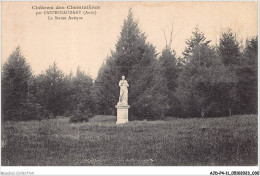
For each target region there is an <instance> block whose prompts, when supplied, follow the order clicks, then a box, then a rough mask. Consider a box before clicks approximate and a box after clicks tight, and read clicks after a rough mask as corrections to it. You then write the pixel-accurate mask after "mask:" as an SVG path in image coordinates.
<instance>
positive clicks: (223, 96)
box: [176, 29, 236, 117]
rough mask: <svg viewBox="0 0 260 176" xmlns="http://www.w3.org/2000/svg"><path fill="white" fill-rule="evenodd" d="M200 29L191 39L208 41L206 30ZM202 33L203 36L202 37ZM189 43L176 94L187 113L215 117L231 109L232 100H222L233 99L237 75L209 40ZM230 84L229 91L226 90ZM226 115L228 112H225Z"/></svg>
mask: <svg viewBox="0 0 260 176" xmlns="http://www.w3.org/2000/svg"><path fill="white" fill-rule="evenodd" d="M197 31H198V29H195V32H193V35H194V36H193V37H192V40H191V39H190V40H188V41H202V40H201V39H203V41H205V40H206V38H205V37H204V34H203V33H200V35H197V33H198V32H197ZM202 36H203V37H202ZM187 43H190V45H189V46H188V47H187V48H190V50H189V51H190V52H189V55H186V57H187V59H188V60H189V62H188V63H187V64H186V65H185V67H184V70H183V71H182V73H181V74H180V77H179V79H178V84H179V87H178V88H177V91H176V95H177V97H178V98H179V100H180V102H181V105H182V110H183V115H184V116H190V117H194V116H202V117H204V116H216V115H223V114H221V113H222V112H223V113H226V114H227V113H228V112H229V111H231V105H232V103H230V102H232V101H227V102H228V103H225V104H222V103H223V102H224V101H223V100H233V96H234V94H233V93H232V92H233V91H231V90H232V88H233V87H234V85H233V83H236V77H235V75H234V73H233V72H231V71H230V70H229V69H228V68H227V67H226V66H225V65H224V64H223V63H222V61H221V60H220V58H219V57H218V55H217V52H216V50H215V49H214V48H212V47H210V46H209V45H208V43H209V42H197V44H196V45H195V44H194V42H187ZM229 84H231V85H232V86H230V87H229V88H231V90H230V91H227V90H226V87H227V85H229ZM226 114H225V115H226Z"/></svg>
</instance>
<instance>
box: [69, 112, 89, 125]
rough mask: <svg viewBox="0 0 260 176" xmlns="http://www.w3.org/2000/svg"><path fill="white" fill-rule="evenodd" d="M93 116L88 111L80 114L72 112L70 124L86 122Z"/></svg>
mask: <svg viewBox="0 0 260 176" xmlns="http://www.w3.org/2000/svg"><path fill="white" fill-rule="evenodd" d="M92 116H93V114H92V113H90V112H89V111H85V112H81V111H80V110H75V111H73V114H72V116H71V118H70V122H72V123H77V122H88V120H89V118H90V117H92Z"/></svg>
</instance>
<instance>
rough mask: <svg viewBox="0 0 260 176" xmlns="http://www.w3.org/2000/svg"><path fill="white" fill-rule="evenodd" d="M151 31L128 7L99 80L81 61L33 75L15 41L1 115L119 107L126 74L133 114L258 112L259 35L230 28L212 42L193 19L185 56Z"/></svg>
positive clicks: (24, 116)
mask: <svg viewBox="0 0 260 176" xmlns="http://www.w3.org/2000/svg"><path fill="white" fill-rule="evenodd" d="M146 38H147V36H146V34H145V33H144V32H142V31H141V30H140V29H139V27H138V21H137V20H136V19H134V17H133V12H132V10H131V9H130V10H129V13H128V16H127V18H126V19H125V20H124V23H123V27H122V30H121V33H120V36H119V38H118V41H117V43H116V48H115V51H111V54H110V56H108V57H107V58H106V60H105V62H104V63H103V65H102V66H101V68H100V70H99V72H98V76H97V78H96V80H93V79H92V78H91V77H90V76H89V75H88V74H86V73H84V71H82V70H81V69H80V68H78V69H77V72H76V74H75V75H74V74H72V73H70V74H67V75H66V74H64V73H63V72H62V71H61V70H60V69H59V68H58V67H57V65H56V63H54V64H53V65H51V66H50V67H49V68H48V69H47V70H46V71H45V72H43V73H42V74H39V75H33V74H32V72H31V68H30V65H29V64H28V63H27V62H26V59H25V58H24V56H23V55H22V54H21V51H20V48H19V47H18V48H16V50H15V51H13V53H12V54H11V55H10V57H9V58H8V61H7V62H6V63H5V64H4V65H3V67H2V117H3V119H7V120H30V119H42V118H51V117H55V116H61V115H62V116H64V115H65V116H71V115H73V114H77V115H78V114H82V115H85V116H88V117H89V116H91V115H93V114H106V115H115V114H116V109H115V105H116V104H117V101H118V96H119V87H118V81H119V80H120V78H121V76H122V75H125V76H126V79H127V81H128V82H129V84H130V87H129V101H128V102H129V104H130V105H131V107H130V109H129V111H130V112H129V118H130V120H134V119H139V120H142V119H149V120H156V119H163V118H164V117H166V116H173V117H216V116H230V115H233V114H256V113H257V59H258V51H257V48H258V37H257V36H255V37H251V38H248V39H247V40H246V44H245V46H241V44H240V43H239V42H238V39H237V35H236V34H235V33H234V32H232V30H231V29H227V30H226V31H224V32H223V33H222V34H221V36H220V39H219V42H218V44H217V45H215V46H214V45H211V41H210V40H208V39H207V38H206V36H205V35H204V33H203V32H202V31H200V29H199V27H196V28H195V29H194V31H193V32H192V34H191V37H190V38H189V39H187V41H186V48H185V49H184V51H183V56H182V57H177V56H176V52H175V51H174V50H173V49H171V47H170V45H171V41H172V38H170V40H169V41H170V42H169V43H166V46H165V48H164V49H163V50H162V52H161V53H157V52H156V49H155V46H154V45H153V44H151V43H149V42H147V40H146Z"/></svg>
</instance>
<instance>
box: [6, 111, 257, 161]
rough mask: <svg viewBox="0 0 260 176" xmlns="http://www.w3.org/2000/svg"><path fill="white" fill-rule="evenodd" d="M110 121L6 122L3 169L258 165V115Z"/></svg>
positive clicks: (59, 119) (52, 120)
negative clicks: (20, 167) (25, 167)
mask: <svg viewBox="0 0 260 176" xmlns="http://www.w3.org/2000/svg"><path fill="white" fill-rule="evenodd" d="M115 122H116V117H114V116H95V117H93V118H92V119H90V121H89V122H87V123H85V122H84V123H77V124H73V123H69V118H66V117H58V118H56V119H49V120H42V121H28V122H6V123H5V124H4V128H3V131H2V165H3V166H115V165H130V166H161V165H164V166H215V165H218V166H224V165H228V166H231V165H239V166H248V165H257V158H258V157H257V139H258V136H257V115H241V116H232V117H222V118H190V119H180V118H172V119H171V118H169V119H168V120H166V121H131V122H129V123H128V124H124V125H119V126H116V124H115Z"/></svg>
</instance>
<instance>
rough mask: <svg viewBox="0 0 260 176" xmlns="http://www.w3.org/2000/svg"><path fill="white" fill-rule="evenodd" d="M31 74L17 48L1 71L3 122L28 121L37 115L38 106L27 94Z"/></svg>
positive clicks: (30, 95)
mask: <svg viewBox="0 0 260 176" xmlns="http://www.w3.org/2000/svg"><path fill="white" fill-rule="evenodd" d="M31 78H32V73H31V68H30V66H29V64H28V63H27V62H26V60H25V58H24V56H23V55H22V54H21V51H20V47H17V48H16V49H15V50H14V51H13V53H12V54H11V55H10V56H9V58H8V61H7V62H6V63H5V64H4V65H3V69H2V117H3V119H5V120H28V119H34V118H35V117H34V116H37V115H38V110H39V109H40V106H39V105H38V104H35V103H34V102H33V101H32V99H33V95H32V94H30V92H29V85H30V83H31V80H32V79H31Z"/></svg>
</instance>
